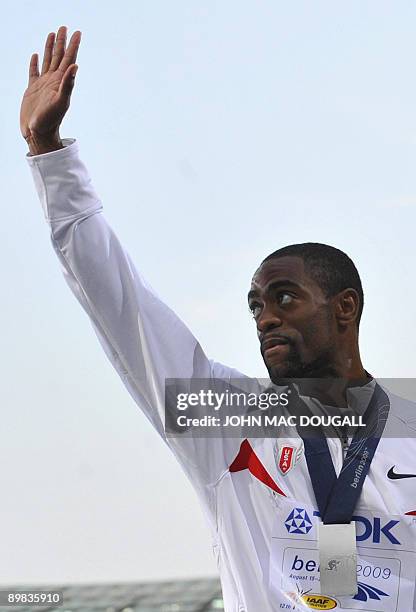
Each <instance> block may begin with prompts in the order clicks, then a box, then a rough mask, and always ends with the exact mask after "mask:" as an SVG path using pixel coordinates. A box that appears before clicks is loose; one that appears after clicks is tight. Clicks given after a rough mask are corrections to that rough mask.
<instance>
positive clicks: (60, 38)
mask: <svg viewBox="0 0 416 612" xmlns="http://www.w3.org/2000/svg"><path fill="white" fill-rule="evenodd" d="M66 33H67V28H66V26H61V27H60V28H59V30H58V34H57V36H56V41H55V46H54V49H53V54H52V61H51V63H50V66H49V70H50V71H53V70H56V69H57V68H58V66H59V64H60V63H61V60H62V58H63V56H64V53H65V45H66Z"/></svg>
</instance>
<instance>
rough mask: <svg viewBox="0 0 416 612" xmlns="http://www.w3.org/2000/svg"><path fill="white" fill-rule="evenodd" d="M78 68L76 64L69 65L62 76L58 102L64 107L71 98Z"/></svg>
mask: <svg viewBox="0 0 416 612" xmlns="http://www.w3.org/2000/svg"><path fill="white" fill-rule="evenodd" d="M77 70H78V66H77V65H76V64H71V65H70V66H69V67H68V68H67V70H66V72H65V74H64V76H63V77H62V81H61V83H60V85H59V90H58V96H59V99H60V102H61V103H62V104H63V105H64V106H66V105H69V100H70V98H71V94H72V90H73V89H74V84H75V75H76V73H77Z"/></svg>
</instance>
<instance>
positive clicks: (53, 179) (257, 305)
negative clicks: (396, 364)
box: [20, 27, 416, 612]
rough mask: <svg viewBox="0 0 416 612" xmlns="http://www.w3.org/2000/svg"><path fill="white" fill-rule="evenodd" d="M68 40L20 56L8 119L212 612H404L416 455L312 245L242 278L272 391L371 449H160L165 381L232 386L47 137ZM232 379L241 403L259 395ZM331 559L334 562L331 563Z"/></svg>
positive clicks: (62, 101)
mask: <svg viewBox="0 0 416 612" xmlns="http://www.w3.org/2000/svg"><path fill="white" fill-rule="evenodd" d="M80 37H81V34H80V32H75V33H74V34H73V35H72V37H71V40H70V42H69V45H68V47H67V48H66V28H65V27H61V28H59V30H58V34H57V36H56V40H55V34H54V33H51V34H49V36H48V37H47V40H46V44H45V50H44V57H43V64H42V69H41V72H39V69H38V57H37V54H34V55H32V58H31V61H30V68H29V84H28V88H27V90H26V92H25V94H24V98H23V102H22V107H21V116H20V125H21V132H22V135H23V137H24V138H25V140H26V142H27V144H28V146H29V150H30V154H29V155H28V156H27V160H28V163H29V166H30V168H31V170H32V173H33V178H34V182H35V185H36V189H37V192H38V195H39V198H40V201H41V203H42V206H43V209H44V213H45V217H46V219H47V222H48V224H49V226H50V229H51V237H52V244H53V248H54V250H55V253H56V255H57V257H58V259H59V260H60V262H61V265H62V268H63V272H64V275H65V279H66V281H67V283H68V285H69V286H70V288H71V290H72V291H73V293H74V294H75V296H76V297H77V299H78V301H79V302H80V303H81V305H82V306H83V308H84V309H85V311H86V313H87V314H88V316H89V317H90V319H91V322H92V325H93V327H94V329H95V332H96V334H97V336H98V338H99V340H100V342H101V344H102V346H103V348H104V350H105V351H106V353H107V355H108V357H109V359H110V360H111V362H112V364H113V365H114V367H115V368H116V370H117V372H118V373H119V375H120V377H121V378H122V380H123V382H124V384H125V386H126V387H127V389H128V391H129V392H130V393H131V395H132V397H133V398H134V400H135V401H136V402H137V404H138V405H139V406H140V408H141V409H142V411H143V412H144V414H145V415H146V417H147V418H148V419H149V420H150V421H151V422H152V424H153V425H154V427H155V428H156V430H157V431H158V432H159V434H160V435H161V437H162V438H163V439H164V440H165V441H166V442H167V443H168V445H169V446H170V448H171V450H172V451H173V453H174V454H175V456H176V457H177V459H178V461H179V462H180V463H181V465H182V467H183V469H184V470H185V472H186V474H187V475H188V477H189V478H190V480H191V482H192V484H193V485H194V487H195V490H196V492H197V494H198V496H199V498H200V501H201V503H202V505H203V507H204V509H205V511H206V515H207V518H208V522H209V526H210V530H211V533H212V538H213V547H214V551H215V554H216V557H217V562H218V568H219V571H220V575H221V582H222V588H223V595H224V602H225V609H226V610H227V611H228V612H231V611H232V612H242V611H247V612H268V611H275V610H282V609H284V610H296V609H298V610H301V609H315V610H329V609H335V608H336V609H337V610H340V611H341V610H351V609H354V610H379V611H381V612H384V611H389V612H391V611H393V610H394V611H396V610H400V612H404V611H407V610H416V608H415V606H414V590H415V589H414V583H415V577H416V574H415V567H416V563H415V560H416V544H415V543H416V537H415V533H414V529H415V527H414V524H413V520H414V519H412V516H413V515H414V516H416V487H415V484H416V480H414V478H416V464H415V459H414V458H415V456H416V452H415V451H416V444H415V442H414V439H411V440H409V439H406V441H405V442H406V443H405V444H402V445H401V447H400V454H399V453H398V441H397V439H395V438H394V437H392V434H391V431H392V427H393V426H394V428H393V429H394V434H395V436H396V438H397V437H403V438H404V437H406V435H407V437H408V432H409V428H410V426H411V425H410V421H411V420H412V419H413V423H414V417H413V416H412V415H413V414H414V413H413V412H412V411H413V406H412V405H411V404H410V402H404V401H401V400H399V399H398V398H395V397H393V396H392V395H391V394H389V396H387V395H386V393H385V392H384V391H382V390H381V389H380V387H379V386H378V385H377V384H376V383H375V381H373V380H372V379H371V377H370V375H368V374H367V372H366V371H365V370H364V368H363V365H362V363H361V359H360V353H359V346H358V328H359V322H360V317H361V312H362V308H363V292H362V287H361V282H360V279H359V276H358V272H357V271H356V269H355V266H354V264H353V263H352V262H351V260H350V259H349V258H348V257H347V256H346V255H345V254H344V253H342V252H341V251H338V250H337V249H334V248H333V247H328V246H326V245H317V244H306V245H292V246H290V247H286V248H284V249H281V250H279V251H277V252H275V253H272V254H271V255H270V256H269V257H267V258H266V259H265V260H264V261H263V262H262V263H261V265H260V267H259V268H258V270H257V271H256V272H255V274H254V277H253V280H252V286H251V289H250V292H249V295H248V299H249V307H250V309H251V311H252V313H253V317H254V319H255V321H256V325H257V331H258V336H259V340H260V347H261V353H262V356H263V359H264V362H265V364H266V367H267V369H268V372H269V375H270V378H271V381H272V382H273V383H275V385H281V384H282V381H283V379H286V380H287V379H292V378H296V380H297V381H298V383H299V384H298V387H297V392H298V401H299V402H300V403H301V404H300V405H302V406H305V405H306V406H307V407H308V409H309V410H310V411H311V412H313V413H314V414H327V413H328V412H330V409H331V406H330V405H329V406H328V405H326V404H331V402H327V401H326V396H327V395H329V396H331V395H332V396H333V395H334V393H335V394H336V395H337V396H338V398H337V401H336V402H335V403H336V404H337V403H338V404H341V407H342V406H343V407H344V409H348V410H350V411H352V412H354V413H356V414H361V415H364V414H365V417H366V419H367V421H366V423H367V425H369V424H371V423H372V421H371V420H370V416H371V415H375V416H374V419H375V421H374V423H375V427H379V426H380V423H382V429H383V428H384V432H382V433H383V436H382V437H381V439H380V436H379V437H371V438H368V436H367V437H365V436H366V434H363V435H362V436H361V437H360V436H359V434H357V433H356V432H355V435H354V438H352V433H354V432H351V431H350V432H348V431H347V432H345V431H344V432H339V431H338V432H337V433H338V434H339V437H332V438H328V440H327V441H326V442H325V444H324V445H322V444H321V442H322V441H318V442H316V441H314V440H312V441H311V440H309V439H306V438H305V439H303V438H302V437H301V436H300V435H299V434H298V432H297V430H296V429H295V430H293V428H291V427H287V428H284V427H283V428H281V429H280V430H279V436H278V437H275V436H271V435H266V436H265V437H253V438H250V439H248V438H247V437H244V438H241V437H238V436H226V435H218V436H216V437H210V436H205V437H204V436H202V437H195V436H192V435H191V436H186V435H179V434H178V435H176V436H172V437H167V435H166V428H165V397H164V394H165V380H166V379H167V378H169V379H180V380H188V381H193V380H197V379H207V380H217V379H220V380H222V381H228V382H229V384H230V385H231V386H232V385H233V384H234V383H233V381H234V380H236V379H244V378H245V377H243V375H242V374H241V373H239V372H237V371H236V370H234V369H231V368H228V367H226V366H224V365H222V364H220V363H218V362H216V361H213V360H210V359H208V358H207V357H206V356H205V354H204V352H203V350H202V348H201V346H200V345H199V343H198V341H197V340H196V339H195V338H194V336H193V335H192V334H191V332H190V331H189V330H188V329H187V328H186V326H185V325H184V324H183V323H182V322H181V321H180V320H179V319H178V317H176V315H175V314H174V313H173V312H172V311H171V310H170V309H169V308H168V307H167V306H166V305H165V304H164V303H163V302H162V301H161V300H160V299H159V298H158V296H157V295H156V294H155V292H154V291H153V290H152V289H151V287H150V286H149V285H148V284H147V283H146V282H145V281H144V280H143V279H142V277H141V275H140V274H139V273H138V272H137V270H136V268H135V266H134V264H133V263H132V261H131V260H130V258H129V256H128V254H127V253H126V252H125V250H124V249H123V247H122V246H121V244H120V242H119V241H118V239H117V237H116V236H115V234H114V232H113V231H112V229H111V228H110V227H109V226H108V224H107V222H106V220H105V218H104V216H103V214H102V205H101V203H100V201H99V198H98V196H97V195H96V193H95V191H94V189H93V187H92V185H91V182H90V179H89V176H88V172H87V170H86V168H85V166H84V164H83V163H82V162H81V161H80V159H79V157H78V147H77V143H76V142H75V140H73V139H64V140H61V138H60V134H59V126H60V124H61V122H62V119H63V117H64V115H65V113H66V111H67V109H68V107H69V103H70V97H71V92H72V90H73V86H74V77H75V73H76V70H77V65H76V64H75V61H76V56H77V51H78V47H79V44H80ZM314 378H321V379H323V380H330V381H332V379H336V380H343V381H344V383H343V384H342V385H341V386H339V385H338V386H337V385H336V384H335V391H334V389H333V388H332V387H331V385H332V382H331V383H330V385H329V387H331V388H330V393H328V394H327V393H326V391H327V390H328V389H327V388H326V387H325V385H324V387H323V388H322V387H321V388H320V389H319V390H318V393H303V390H304V389H303V388H302V385H303V381H306V382H307V381H309V380H310V379H314ZM245 380H246V381H247V383H246V385H247V386H246V390H251V391H254V392H256V393H259V392H260V391H261V389H262V388H263V387H261V385H260V384H259V383H258V381H251V380H250V379H247V378H245ZM306 387H308V385H306ZM317 397H319V399H320V400H321V401H317ZM302 402H304V403H302ZM368 415H370V416H368ZM387 417H388V418H387ZM383 419H384V420H383ZM386 419H387V423H386V422H385V421H386ZM389 432H390V434H389ZM188 433H189V432H188ZM356 436H357V437H356ZM340 438H341V439H340ZM374 440H375V442H374ZM344 461H345V463H344ZM338 476H339V478H338V480H337V477H338ZM345 478H347V479H348V478H349V480H348V482H344V481H345ZM343 479H344V480H343ZM337 487H338V488H337ZM335 491H338V494H337V495H335V494H334V492H335ZM350 498H351V499H350ZM349 506H351V507H350V508H349ZM348 508H349V509H348ZM352 513H354V514H352ZM351 526H352V528H353V531H351ZM327 528H328V529H327ZM333 528H334V529H335V531H334V530H333ZM318 532H319V550H318V548H317V544H316V541H317V538H318ZM328 534H329V535H328ZM331 534H334V535H331ZM351 534H352V535H351ZM356 540H357V542H356ZM356 544H358V562H357V561H356V554H357V550H356ZM337 547H338V548H339V549H340V550H341V549H344V548H345V551H346V552H342V551H341V552H342V554H341V552H340V554H339V558H338V557H337ZM325 555H327V557H325ZM328 555H329V556H328ZM322 559H325V563H324V565H322V563H321V567H319V562H320V561H322ZM340 568H341V569H340ZM337 575H339V576H341V578H342V580H337ZM357 580H358V585H357ZM354 581H355V586H351V584H353V583H354ZM343 583H344V584H343ZM350 583H351V584H350ZM323 585H329V586H330V587H331V588H332V586H331V585H333V592H331V591H326V592H325V589H324V588H323ZM353 589H355V590H353Z"/></svg>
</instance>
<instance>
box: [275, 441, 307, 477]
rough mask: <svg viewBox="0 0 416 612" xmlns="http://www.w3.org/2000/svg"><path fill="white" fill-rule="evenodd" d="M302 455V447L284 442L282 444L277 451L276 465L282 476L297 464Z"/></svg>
mask: <svg viewBox="0 0 416 612" xmlns="http://www.w3.org/2000/svg"><path fill="white" fill-rule="evenodd" d="M301 456H302V447H300V448H297V447H296V446H290V445H289V444H286V445H285V446H282V447H281V448H280V449H279V450H278V453H277V467H278V468H279V471H280V473H281V474H282V475H283V476H286V474H287V473H288V472H290V470H291V469H292V468H293V467H294V466H295V465H296V464H297V462H298V461H299V459H300V458H301Z"/></svg>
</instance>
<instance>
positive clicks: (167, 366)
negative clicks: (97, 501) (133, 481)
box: [21, 28, 242, 479]
mask: <svg viewBox="0 0 416 612" xmlns="http://www.w3.org/2000/svg"><path fill="white" fill-rule="evenodd" d="M65 35H66V29H65V28H60V29H59V31H58V36H57V40H56V44H55V47H53V41H54V36H53V35H52V34H50V35H49V36H48V38H47V41H46V45H45V57H44V61H43V67H42V74H40V75H39V71H38V67H37V55H36V54H35V55H33V56H32V59H31V62H30V75H29V86H28V88H27V90H26V92H25V94H24V98H23V102H22V110H21V130H22V134H23V136H24V137H25V139H26V141H27V142H28V144H29V148H30V153H31V155H28V156H27V160H28V163H29V165H30V168H31V170H32V174H33V178H34V181H35V185H36V188H37V192H38V195H39V199H40V201H41V203H42V207H43V210H44V214H45V217H46V220H47V222H48V224H49V226H50V230H51V238H52V244H53V248H54V250H55V252H56V254H57V256H58V258H59V260H60V262H61V265H62V268H63V273H64V276H65V279H66V281H67V283H68V285H69V286H70V288H71V290H72V292H73V293H74V295H75V296H76V298H77V299H78V301H79V302H80V303H81V305H82V306H83V308H84V310H85V311H86V312H87V314H88V316H89V318H90V320H91V322H92V324H93V327H94V329H95V331H96V333H97V336H98V338H99V340H100V342H101V344H102V346H103V348H104V350H105V352H106V354H107V356H108V357H109V359H110V361H111V362H112V364H113V365H114V367H115V368H116V370H117V372H118V373H119V375H120V377H121V378H122V380H123V382H124V384H125V386H126V387H127V389H128V390H129V392H130V394H131V395H132V396H133V398H134V400H135V401H136V402H137V403H138V405H139V406H140V408H141V409H142V410H143V412H144V413H145V414H146V416H147V418H148V419H149V420H150V421H151V422H152V423H153V425H154V427H155V428H156V429H157V431H158V432H159V433H160V435H161V436H162V437H163V438H164V439H166V436H165V432H164V410H165V407H164V385H165V379H166V378H187V379H188V378H189V379H190V378H211V377H214V378H236V377H241V376H242V375H241V374H239V372H237V371H236V370H233V369H231V368H226V367H225V366H222V365H221V364H219V363H216V362H213V361H211V360H209V359H207V357H206V356H205V354H204V352H203V350H202V348H201V347H200V345H199V343H198V341H197V340H196V338H195V337H194V336H193V335H192V333H191V332H190V331H189V330H188V328H187V327H186V326H185V325H184V324H183V323H182V321H181V320H180V319H179V318H178V317H177V316H176V315H175V313H174V312H172V310H171V309H170V308H169V307H168V306H166V305H165V304H164V303H163V301H161V300H160V298H159V297H158V296H157V295H156V293H155V292H154V291H153V290H152V288H151V287H150V286H149V285H148V284H147V283H146V282H145V281H144V280H143V278H142V277H141V275H140V274H139V272H138V271H137V270H136V268H135V266H134V264H133V262H132V261H131V259H130V257H129V255H128V253H127V252H126V251H125V249H124V248H123V246H122V245H121V243H120V242H119V240H118V238H117V236H116V235H115V234H114V232H113V230H112V229H111V227H110V226H109V225H108V223H107V221H106V219H105V217H104V215H103V213H102V204H101V202H100V200H99V198H98V196H97V194H96V192H95V191H94V188H93V186H92V184H91V180H90V177H89V175H88V171H87V169H86V167H85V165H84V164H83V163H82V161H81V160H80V158H79V156H78V145H77V143H76V142H75V141H74V140H73V139H64V140H62V141H61V138H60V135H59V126H60V123H61V121H62V119H63V117H64V115H65V112H66V110H67V109H68V107H69V100H70V96H71V92H72V88H73V79H72V76H71V75H73V73H74V70H75V68H76V64H75V58H76V54H77V50H78V46H79V42H80V33H79V32H75V33H74V34H73V35H72V37H71V41H70V43H69V46H68V48H67V49H66V50H65ZM237 442H238V441H237V440H234V441H233V442H232V443H230V451H229V454H230V460H231V459H232V458H233V454H235V453H234V451H235V446H236V444H237ZM181 444H182V445H181ZM181 444H179V443H178V442H177V441H176V442H175V441H173V442H172V441H170V446H172V447H173V450H174V451H175V452H176V454H177V455H178V454H179V455H181V456H180V457H178V458H179V459H180V460H181V462H182V463H183V464H184V463H185V464H186V459H185V458H184V455H186V454H188V455H189V458H191V456H192V459H191V462H190V463H189V462H188V466H187V467H188V471H189V470H192V469H195V470H199V475H198V477H199V478H200V477H201V476H203V473H205V474H204V478H205V479H210V478H212V476H213V475H214V476H215V474H217V475H218V473H219V472H220V471H221V470H222V469H224V467H225V466H226V463H227V460H228V451H226V453H225V454H226V455H227V457H224V453H223V452H219V453H207V448H206V444H208V442H207V441H206V440H205V441H202V440H201V439H200V440H191V439H188V440H184V441H183V442H182V443H181ZM210 444H213V442H212V441H211V442H210ZM207 455H208V456H207ZM224 460H225V462H224ZM191 463H192V466H191ZM197 463H198V464H199V465H197ZM185 467H186V465H185ZM194 477H195V478H196V475H195V474H194Z"/></svg>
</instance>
